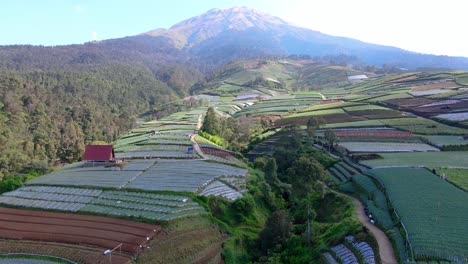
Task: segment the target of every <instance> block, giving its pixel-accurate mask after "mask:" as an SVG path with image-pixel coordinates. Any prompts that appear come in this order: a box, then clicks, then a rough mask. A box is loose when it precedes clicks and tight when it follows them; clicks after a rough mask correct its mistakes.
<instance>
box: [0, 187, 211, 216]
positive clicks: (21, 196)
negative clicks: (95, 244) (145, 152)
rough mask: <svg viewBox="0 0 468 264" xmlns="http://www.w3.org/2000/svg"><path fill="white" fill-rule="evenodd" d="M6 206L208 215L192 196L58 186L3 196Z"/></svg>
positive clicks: (25, 189) (119, 213)
mask: <svg viewBox="0 0 468 264" xmlns="http://www.w3.org/2000/svg"><path fill="white" fill-rule="evenodd" d="M0 204H3V205H6V206H14V207H23V208H37V209H46V210H57V211H65V212H87V213H94V214H100V215H108V216H113V217H133V218H136V219H146V220H151V221H154V220H172V219H176V218H179V217H185V216H191V215H198V214H205V213H206V212H205V210H204V209H203V208H202V207H201V206H200V205H198V204H197V203H195V202H193V201H191V199H190V198H189V197H186V196H181V195H169V194H153V193H137V192H126V191H102V190H97V189H81V188H67V187H54V186H28V187H22V188H20V189H17V190H15V191H12V192H8V193H4V194H3V195H2V196H0Z"/></svg>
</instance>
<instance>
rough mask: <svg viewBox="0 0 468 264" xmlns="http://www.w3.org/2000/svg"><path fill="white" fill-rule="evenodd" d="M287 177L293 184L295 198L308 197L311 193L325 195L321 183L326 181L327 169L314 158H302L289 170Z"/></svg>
mask: <svg viewBox="0 0 468 264" xmlns="http://www.w3.org/2000/svg"><path fill="white" fill-rule="evenodd" d="M287 175H288V179H289V182H291V184H292V190H293V196H295V197H306V196H308V195H310V194H311V193H319V194H320V195H322V193H323V185H322V183H321V181H323V180H325V175H326V174H325V169H324V168H323V166H322V165H321V164H320V163H319V162H318V161H317V160H315V159H314V158H312V157H305V156H302V157H300V158H299V159H297V160H296V161H294V162H293V164H292V166H291V167H290V168H288V170H287Z"/></svg>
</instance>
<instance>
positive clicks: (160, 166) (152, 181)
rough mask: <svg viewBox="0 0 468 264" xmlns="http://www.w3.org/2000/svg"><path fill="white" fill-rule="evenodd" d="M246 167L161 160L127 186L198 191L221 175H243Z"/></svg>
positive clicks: (156, 189) (143, 188)
mask: <svg viewBox="0 0 468 264" xmlns="http://www.w3.org/2000/svg"><path fill="white" fill-rule="evenodd" d="M246 173H247V170H246V169H242V168H237V167H233V166H229V165H224V164H219V163H214V162H207V161H197V160H180V161H170V160H160V161H158V162H157V164H156V166H154V167H151V168H150V169H148V170H147V171H145V172H144V173H142V174H141V175H140V176H138V177H137V178H136V179H135V180H134V181H132V182H131V183H129V184H128V185H126V186H125V187H126V188H131V189H140V190H148V191H162V190H170V191H179V192H196V191H197V190H198V189H199V188H201V187H203V186H206V185H207V184H208V183H210V182H211V181H213V180H215V179H216V178H219V177H221V176H235V177H243V176H245V174H246Z"/></svg>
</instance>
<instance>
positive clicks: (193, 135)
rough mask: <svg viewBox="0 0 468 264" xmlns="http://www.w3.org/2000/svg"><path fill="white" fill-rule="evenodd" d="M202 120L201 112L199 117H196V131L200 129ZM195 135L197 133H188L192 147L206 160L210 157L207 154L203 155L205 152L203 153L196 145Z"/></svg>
mask: <svg viewBox="0 0 468 264" xmlns="http://www.w3.org/2000/svg"><path fill="white" fill-rule="evenodd" d="M202 120H203V114H201V115H200V116H199V117H198V122H197V131H198V130H200V128H201V127H202ZM195 135H197V133H195V132H194V133H192V134H191V135H190V141H192V144H193V148H194V149H195V151H196V152H197V153H198V155H199V156H200V157H202V159H203V160H207V159H210V158H209V157H208V156H207V155H205V153H203V151H202V150H201V148H200V146H199V145H198V143H197V141H195Z"/></svg>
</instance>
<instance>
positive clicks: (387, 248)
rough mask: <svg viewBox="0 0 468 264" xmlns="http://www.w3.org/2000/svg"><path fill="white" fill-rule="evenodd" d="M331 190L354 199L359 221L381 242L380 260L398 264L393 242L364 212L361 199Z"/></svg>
mask: <svg viewBox="0 0 468 264" xmlns="http://www.w3.org/2000/svg"><path fill="white" fill-rule="evenodd" d="M330 190H331V189H330ZM331 191H332V192H334V193H336V194H339V195H343V196H346V197H348V198H350V199H352V200H353V202H354V204H355V205H356V213H357V217H358V219H359V221H360V222H361V223H362V224H363V225H364V226H365V227H366V228H367V229H369V231H370V232H371V233H372V234H373V235H374V237H375V240H377V244H379V254H380V260H381V261H382V264H398V261H397V258H396V256H395V252H394V251H393V247H392V243H391V242H390V240H389V239H388V237H387V235H385V233H384V232H382V230H380V229H379V228H377V227H376V226H375V225H373V224H371V223H370V222H369V218H368V217H367V215H366V214H365V213H364V206H363V205H362V203H361V201H359V200H358V199H356V198H354V197H352V196H350V195H347V194H344V193H340V192H337V191H334V190H331Z"/></svg>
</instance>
